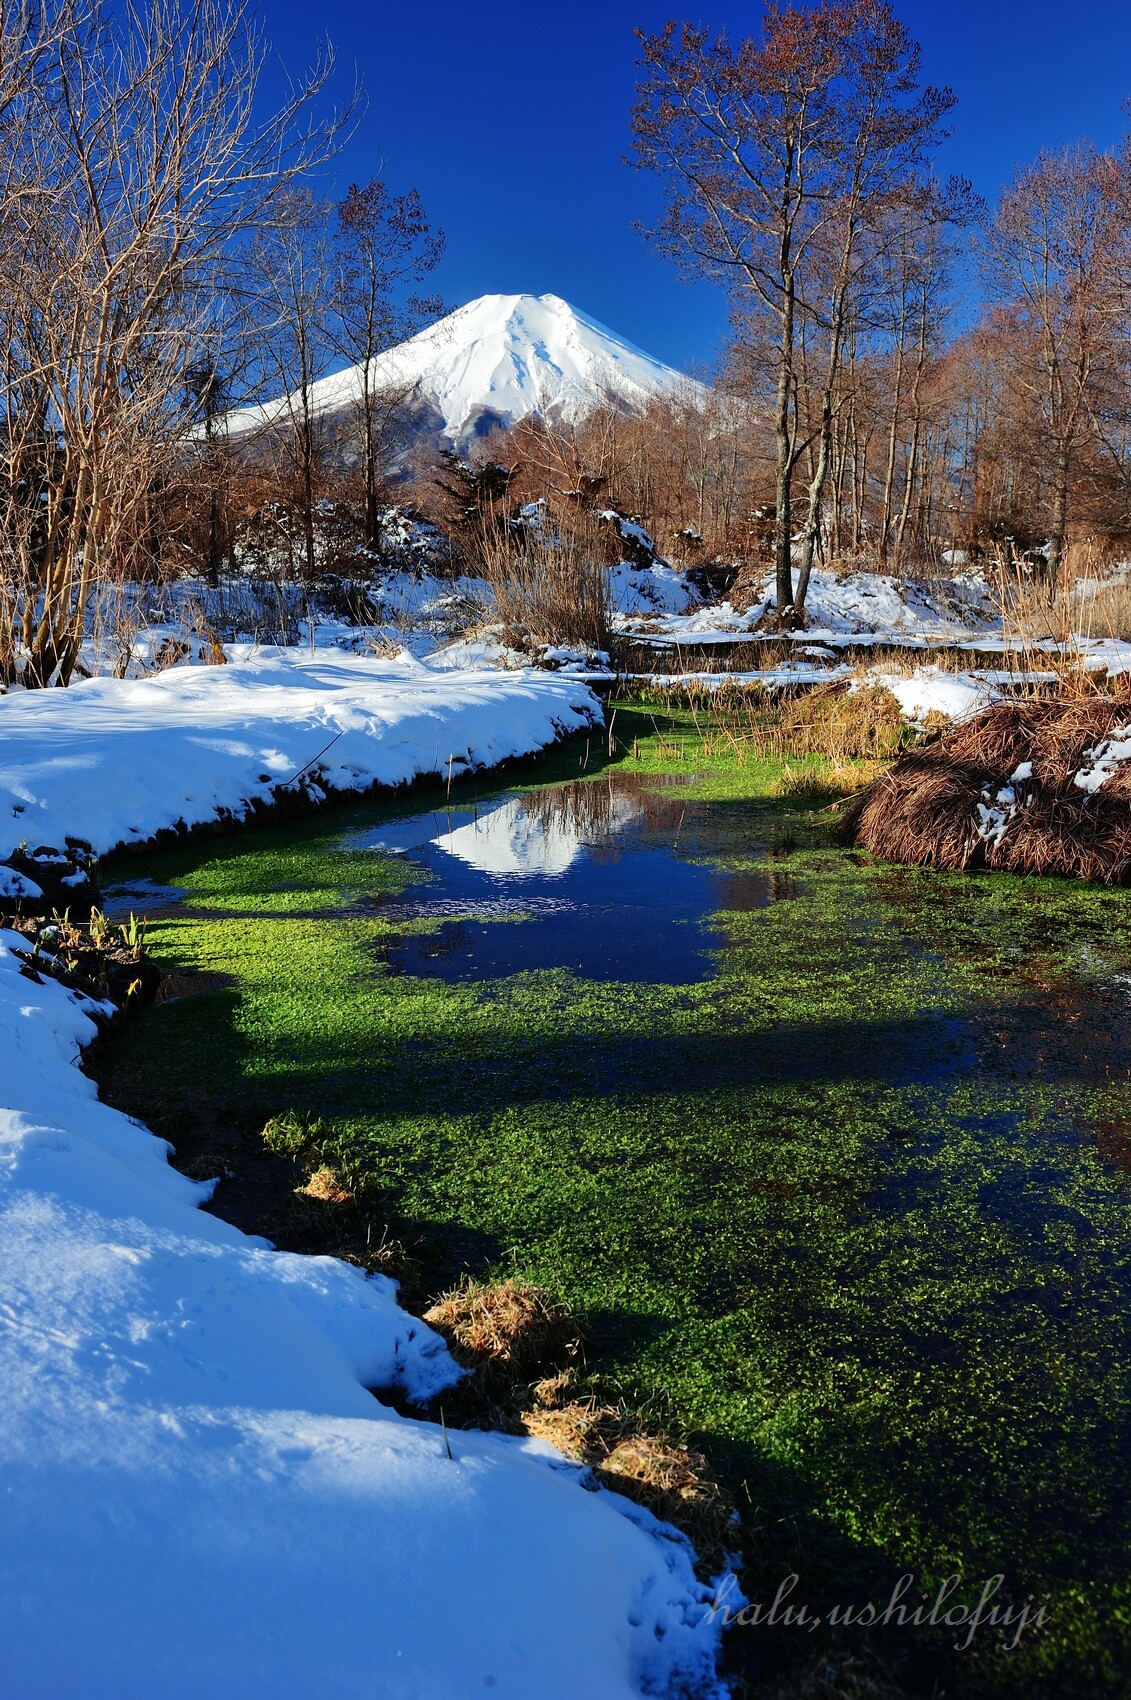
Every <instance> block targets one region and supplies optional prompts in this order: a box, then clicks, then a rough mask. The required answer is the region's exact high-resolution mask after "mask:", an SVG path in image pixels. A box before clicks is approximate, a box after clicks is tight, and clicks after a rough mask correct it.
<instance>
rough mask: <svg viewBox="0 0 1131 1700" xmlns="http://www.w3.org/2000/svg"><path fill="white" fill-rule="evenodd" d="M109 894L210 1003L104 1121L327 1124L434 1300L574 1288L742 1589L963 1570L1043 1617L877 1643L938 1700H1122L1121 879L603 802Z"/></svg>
mask: <svg viewBox="0 0 1131 1700" xmlns="http://www.w3.org/2000/svg"><path fill="white" fill-rule="evenodd" d="M786 826H787V827H788V822H786ZM110 875H111V878H112V879H113V880H115V881H116V885H115V887H114V889H112V890H110V891H108V894H107V895H108V899H109V903H110V904H111V905H112V906H113V907H114V908H115V909H116V911H117V912H120V913H126V912H128V911H129V910H131V909H132V910H135V911H144V912H146V913H147V914H148V915H149V917H150V924H151V931H150V941H151V945H152V948H153V950H154V952H155V954H156V955H157V956H158V958H159V960H163V961H165V962H166V963H167V964H168V965H170V966H174V967H176V968H177V969H178V970H180V971H184V972H187V973H196V974H198V975H203V976H208V975H212V976H215V977H217V981H216V984H215V986H214V987H213V988H212V989H209V990H207V991H205V993H204V995H199V996H192V997H190V996H184V997H176V998H173V999H172V1000H170V1001H169V1002H166V1003H164V1004H162V1005H159V1006H156V1007H154V1008H153V1009H150V1010H147V1011H144V1012H143V1013H142V1014H141V1015H140V1016H139V1017H138V1018H137V1019H136V1020H135V1021H134V1022H132V1023H131V1024H129V1025H128V1026H127V1028H126V1029H124V1030H123V1032H122V1034H121V1035H120V1036H119V1037H118V1038H117V1039H116V1040H115V1042H114V1044H113V1046H112V1047H111V1050H110V1054H109V1056H108V1058H107V1059H106V1061H105V1062H104V1064H103V1066H102V1074H101V1080H102V1086H103V1090H104V1091H105V1092H107V1094H108V1095H110V1096H111V1097H113V1099H114V1101H116V1102H119V1103H121V1104H123V1105H124V1106H125V1107H127V1108H130V1109H131V1110H133V1111H134V1112H135V1113H137V1114H140V1115H144V1116H146V1117H147V1118H148V1119H149V1120H150V1122H151V1125H154V1126H155V1127H157V1128H158V1130H159V1131H161V1132H164V1133H167V1134H168V1136H169V1137H170V1138H171V1139H172V1140H173V1142H174V1144H175V1143H176V1141H177V1129H178V1127H179V1126H181V1127H186V1126H188V1125H189V1122H190V1121H192V1120H193V1118H196V1119H197V1120H200V1119H201V1118H203V1119H205V1120H207V1122H208V1125H209V1126H220V1127H222V1126H223V1125H225V1123H227V1122H230V1123H231V1124H232V1125H239V1126H241V1127H245V1128H247V1127H255V1126H262V1124H263V1122H264V1121H265V1120H266V1119H267V1117H268V1116H271V1115H277V1114H279V1113H281V1112H283V1111H294V1112H295V1113H297V1114H300V1115H303V1116H307V1117H310V1118H316V1119H317V1124H318V1126H319V1127H322V1128H324V1129H328V1130H332V1134H333V1141H334V1142H335V1144H334V1149H335V1150H337V1151H339V1152H342V1153H345V1154H346V1155H347V1156H348V1157H349V1159H350V1161H351V1162H352V1163H354V1164H356V1165H357V1166H358V1167H359V1170H360V1171H364V1173H365V1174H367V1175H370V1176H371V1177H372V1184H373V1185H374V1186H375V1187H376V1188H377V1189H378V1190H379V1196H380V1198H381V1200H382V1210H383V1212H384V1215H385V1219H386V1220H387V1221H388V1222H389V1223H390V1224H391V1230H392V1231H393V1232H394V1233H395V1234H397V1235H398V1236H399V1237H400V1238H402V1239H403V1240H404V1241H405V1243H406V1244H410V1245H411V1246H412V1248H413V1255H414V1257H416V1258H418V1259H419V1260H420V1261H421V1262H422V1264H423V1266H424V1268H425V1270H426V1271H430V1272H431V1274H430V1279H431V1282H432V1287H433V1290H439V1289H440V1288H441V1287H443V1286H444V1285H445V1284H450V1283H451V1282H452V1281H454V1280H456V1279H458V1278H459V1276H460V1275H461V1274H463V1273H465V1272H470V1273H472V1274H476V1275H482V1274H484V1273H490V1272H494V1273H511V1272H517V1273H519V1274H520V1275H522V1276H523V1277H524V1278H529V1279H532V1280H536V1281H538V1282H539V1283H541V1284H544V1285H546V1286H547V1287H549V1288H550V1289H551V1290H552V1291H554V1292H555V1293H559V1294H561V1295H562V1296H563V1297H565V1298H567V1299H568V1300H569V1301H570V1302H571V1304H573V1305H574V1306H575V1307H576V1308H577V1309H578V1310H579V1312H580V1313H581V1314H582V1315H583V1316H584V1317H585V1320H586V1325H587V1329H588V1335H589V1341H590V1346H589V1348H588V1351H589V1356H590V1359H591V1364H590V1367H591V1369H592V1370H593V1371H594V1372H595V1373H598V1374H599V1375H600V1376H601V1377H602V1378H603V1382H602V1387H603V1389H604V1394H605V1396H608V1394H609V1393H610V1392H611V1393H612V1395H613V1396H614V1397H619V1398H623V1399H624V1400H625V1401H626V1402H628V1403H630V1404H632V1405H636V1406H644V1407H647V1408H649V1409H653V1410H662V1411H664V1412H666V1413H668V1417H667V1420H668V1421H670V1423H671V1424H673V1425H674V1426H675V1427H676V1428H677V1429H678V1430H680V1431H681V1432H686V1433H688V1434H689V1435H690V1436H691V1437H692V1439H693V1441H694V1443H695V1444H696V1445H699V1446H702V1447H703V1448H704V1450H705V1451H706V1452H707V1455H708V1457H709V1458H710V1460H711V1463H712V1466H713V1467H714V1468H715V1470H716V1472H717V1474H718V1475H719V1477H720V1479H721V1480H722V1481H723V1482H724V1485H725V1486H726V1487H727V1488H728V1490H729V1491H730V1492H731V1493H732V1494H733V1495H734V1497H735V1500H736V1503H737V1505H738V1508H739V1511H740V1514H741V1515H742V1517H743V1519H744V1522H745V1523H746V1524H747V1525H748V1527H749V1528H751V1529H753V1530H755V1531H756V1533H755V1534H754V1535H753V1536H752V1537H750V1539H749V1546H748V1559H747V1570H746V1571H745V1573H744V1574H745V1578H746V1586H747V1589H748V1591H749V1592H750V1593H751V1597H752V1598H755V1597H757V1598H761V1597H762V1595H763V1594H765V1596H766V1597H767V1598H772V1596H773V1592H774V1586H775V1585H776V1584H777V1582H779V1581H780V1580H781V1578H782V1577H784V1576H785V1575H787V1574H792V1573H796V1574H799V1575H800V1576H801V1578H802V1583H801V1586H802V1588H803V1590H804V1597H805V1598H807V1599H809V1600H810V1602H813V1601H818V1600H819V1601H820V1602H822V1605H823V1609H824V1611H825V1612H826V1613H827V1612H828V1610H829V1609H830V1607H831V1606H835V1605H838V1604H846V1603H851V1602H855V1603H856V1604H857V1605H858V1606H860V1605H862V1604H864V1603H865V1602H866V1601H868V1600H869V1599H872V1600H880V1599H887V1598H888V1596H889V1594H890V1590H891V1587H892V1585H893V1583H894V1582H895V1581H896V1580H897V1579H898V1578H899V1577H900V1576H901V1575H903V1574H907V1573H911V1574H912V1575H913V1577H914V1579H915V1581H914V1590H915V1591H914V1596H913V1601H912V1603H916V1602H917V1601H918V1600H919V1598H920V1594H922V1595H924V1596H930V1597H931V1598H933V1597H934V1591H935V1589H936V1588H937V1586H938V1585H939V1582H940V1581H941V1580H942V1579H944V1578H945V1577H946V1576H948V1575H950V1574H952V1573H960V1574H961V1576H962V1577H963V1578H965V1579H969V1580H970V1582H971V1586H972V1585H973V1582H975V1581H976V1582H977V1583H978V1586H979V1587H980V1586H981V1583H982V1579H984V1578H988V1577H993V1576H998V1575H1000V1576H1001V1577H1002V1578H1003V1581H1002V1583H1001V1584H1000V1590H1001V1598H1002V1599H1005V1598H1006V1597H1008V1598H1009V1599H1011V1600H1014V1601H1022V1602H1023V1601H1025V1600H1026V1599H1028V1600H1029V1601H1030V1611H1031V1612H1035V1611H1036V1609H1037V1607H1038V1605H1039V1604H1040V1603H1042V1602H1043V1603H1044V1605H1045V1608H1046V1621H1045V1622H1044V1623H1042V1624H1038V1626H1037V1627H1036V1628H1032V1627H1026V1629H1025V1633H1024V1634H1023V1636H1022V1637H1021V1638H1020V1639H1019V1641H1018V1644H1017V1645H1016V1646H1014V1647H1012V1648H1009V1649H1006V1648H1005V1647H1004V1646H1003V1637H1002V1635H1001V1634H1000V1633H997V1632H994V1631H992V1630H991V1629H987V1628H984V1627H983V1628H982V1629H981V1630H980V1631H979V1632H978V1633H977V1634H976V1635H975V1636H973V1637H972V1639H971V1641H970V1644H969V1645H968V1646H967V1647H965V1648H963V1649H961V1650H960V1651H959V1650H956V1648H955V1645H954V1642H955V1637H954V1635H953V1633H951V1634H944V1633H943V1631H942V1629H941V1628H940V1627H939V1626H938V1625H936V1626H934V1627H929V1626H928V1627H920V1628H917V1629H916V1630H915V1631H914V1633H912V1632H908V1633H907V1634H905V1635H903V1636H902V1637H900V1636H898V1635H896V1634H895V1632H894V1630H890V1631H888V1632H887V1640H888V1642H890V1643H891V1646H890V1648H889V1653H890V1657H891V1658H892V1659H894V1660H895V1661H896V1662H897V1663H898V1664H899V1666H900V1668H901V1669H903V1670H904V1673H905V1674H904V1679H903V1680H904V1681H905V1682H906V1683H908V1684H909V1685H910V1686H908V1687H907V1688H906V1690H905V1691H906V1692H908V1693H919V1692H922V1693H928V1692H930V1691H931V1690H930V1688H929V1687H928V1686H927V1684H928V1681H929V1680H931V1681H933V1680H934V1678H933V1677H930V1676H929V1673H931V1672H937V1671H939V1670H941V1671H944V1672H945V1673H946V1682H947V1683H948V1684H949V1686H948V1688H947V1692H949V1693H954V1694H959V1695H962V1694H971V1695H975V1694H976V1695H982V1694H985V1695H990V1694H995V1695H996V1694H1016V1695H1018V1696H1022V1695H1028V1694H1032V1693H1035V1692H1040V1693H1042V1694H1043V1695H1044V1694H1047V1695H1058V1694H1063V1695H1065V1696H1076V1695H1088V1694H1093V1693H1094V1694H1096V1695H1097V1696H1103V1695H1108V1694H1117V1693H1123V1692H1125V1689H1124V1688H1123V1687H1122V1686H1121V1683H1122V1675H1121V1674H1120V1673H1121V1672H1122V1671H1124V1670H1125V1669H1126V1668H1131V1646H1129V1639H1131V1589H1129V1586H1128V1575H1129V1574H1131V1566H1129V1562H1128V1560H1129V1553H1131V1540H1129V1530H1128V1520H1129V1514H1128V1506H1129V1505H1131V1367H1129V1365H1131V1351H1129V1350H1128V1348H1129V1347H1131V1304H1129V1301H1131V1185H1129V1176H1128V1170H1129V1169H1131V913H1129V905H1128V898H1127V896H1126V895H1125V894H1124V893H1122V892H1099V891H1095V890H1093V889H1089V888H1081V887H1073V886H1070V885H1067V884H1065V883H1058V882H1055V881H1042V880H1020V879H1010V878H1007V877H1005V876H977V877H973V876H969V877H968V876H958V875H952V876H936V875H932V874H929V873H925V872H924V871H922V870H901V869H892V868H882V867H874V866H872V865H870V864H868V863H867V862H866V861H865V860H864V859H862V858H861V857H860V856H858V855H857V854H856V853H854V852H849V851H845V850H843V849H839V848H836V847H833V846H829V845H822V844H820V843H816V844H813V843H810V844H809V845H808V846H806V845H804V844H802V845H800V846H794V847H791V835H790V834H789V832H788V831H785V832H783V831H782V818H781V810H780V809H777V808H776V806H775V805H773V804H772V803H771V802H768V801H767V800H766V799H759V798H739V799H737V800H731V801H722V802H713V801H707V800H703V799H701V798H700V797H699V796H697V794H696V791H695V788H694V786H689V785H688V784H687V783H684V782H680V781H676V780H669V781H661V780H659V779H656V778H653V777H649V778H646V779H645V778H641V777H638V776H637V777H634V776H631V775H617V774H615V773H606V774H605V775H603V776H601V777H599V778H595V779H593V780H577V781H574V782H572V783H568V784H565V785H558V786H546V787H542V788H529V789H523V788H518V787H515V788H513V789H511V790H509V791H504V792H499V793H494V794H492V793H490V792H489V791H487V790H485V789H483V790H481V791H479V792H474V791H471V790H470V789H469V788H468V787H461V788H459V790H458V792H457V793H453V795H452V797H451V798H448V797H445V796H437V797H435V798H433V800H432V806H431V807H430V808H427V809H421V808H420V807H419V806H417V807H416V808H415V809H414V808H413V807H412V805H411V802H410V803H409V804H408V805H407V806H406V805H405V804H401V805H400V807H399V808H398V807H397V806H395V805H394V806H390V805H389V804H388V803H386V804H384V805H381V806H378V805H375V804H370V805H359V806H356V807H353V808H351V809H349V810H345V811H343V810H335V811H330V812H327V813H326V814H324V815H321V816H318V817H316V818H315V819H313V820H311V821H309V822H306V823H302V824H300V825H298V826H294V825H292V826H288V827H280V828H277V829H273V830H257V831H255V832H248V833H246V834H243V835H240V836H238V837H234V838H231V839H227V840H214V841H211V842H208V843H196V844H192V845H186V846H184V847H182V848H180V849H177V850H173V851H166V852H163V853H162V854H161V855H159V856H158V855H155V856H153V857H150V858H146V859H144V860H142V859H131V860H130V861H129V862H128V863H125V862H123V863H121V864H119V865H118V866H117V867H116V868H114V869H111V870H110ZM221 978H222V980H223V984H220V983H219V980H220V979H221ZM155 1059H160V1063H159V1067H156V1066H155ZM214 1207H215V1208H217V1209H218V1210H219V1211H220V1212H221V1213H223V1212H224V1183H223V1182H222V1183H221V1185H220V1188H219V1189H218V1192H217V1197H216V1201H215V1205H214ZM964 1586H965V1583H964ZM973 1591H974V1595H975V1597H976V1596H977V1592H978V1589H977V1588H974V1590H973ZM737 1635H738V1632H736V1637H737ZM846 1636H847V1640H845V1637H846ZM775 1637H776V1638H775ZM875 1639H876V1637H872V1638H869V1637H868V1636H867V1635H866V1634H865V1632H864V1630H863V1629H862V1628H861V1629H860V1631H859V1633H858V1635H857V1636H856V1638H855V1639H853V1638H852V1636H850V1635H848V1632H847V1631H845V1630H842V1631H841V1632H840V1638H839V1639H835V1638H834V1641H833V1642H832V1643H830V1644H834V1645H836V1646H839V1647H840V1648H841V1649H842V1650H843V1648H844V1647H845V1646H846V1645H847V1646H848V1647H850V1648H852V1649H854V1650H860V1649H861V1648H865V1645H866V1647H872V1646H873V1643H874V1641H875ZM793 1656H794V1646H793V1643H792V1642H791V1640H790V1636H789V1634H788V1632H787V1631H785V1630H781V1629H779V1630H777V1631H763V1632H762V1633H761V1634H755V1632H753V1631H751V1632H749V1636H748V1639H747V1640H746V1641H744V1642H743V1643H742V1645H741V1647H740V1650H739V1653H738V1654H737V1655H736V1657H737V1658H738V1662H739V1663H740V1664H742V1662H743V1660H745V1661H746V1663H745V1667H744V1668H747V1669H749V1670H750V1671H752V1672H755V1673H758V1672H761V1671H764V1670H765V1669H767V1668H774V1666H775V1662H777V1663H780V1662H781V1661H783V1660H785V1661H786V1662H787V1663H788V1660H789V1659H790V1658H792V1657H793ZM868 1656H871V1654H870V1653H869V1654H868ZM885 1656H887V1655H885Z"/></svg>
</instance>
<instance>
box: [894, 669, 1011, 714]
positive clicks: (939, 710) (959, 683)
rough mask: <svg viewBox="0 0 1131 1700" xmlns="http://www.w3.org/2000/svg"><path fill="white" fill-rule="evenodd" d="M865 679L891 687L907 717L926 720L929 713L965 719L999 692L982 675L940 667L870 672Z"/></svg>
mask: <svg viewBox="0 0 1131 1700" xmlns="http://www.w3.org/2000/svg"><path fill="white" fill-rule="evenodd" d="M865 682H866V683H867V684H868V685H882V686H883V688H884V690H886V691H890V692H891V694H892V696H893V697H894V698H895V700H896V702H897V703H898V704H899V707H900V712H901V713H902V714H903V715H904V716H905V718H906V719H908V720H926V718H927V716H928V715H929V714H942V715H945V716H946V718H947V719H948V720H953V721H959V720H968V719H969V718H970V716H971V715H972V714H978V713H980V711H981V710H982V709H983V708H988V707H989V706H990V704H991V703H994V702H997V701H998V693H997V692H996V691H995V690H994V689H993V687H992V686H991V685H988V684H987V683H986V682H985V680H984V679H978V678H974V677H973V676H972V675H971V674H969V673H947V672H944V671H943V670H942V669H941V668H939V667H917V668H916V669H915V671H914V672H913V673H881V672H878V671H875V672H870V673H869V674H868V676H867V679H866V681H865Z"/></svg>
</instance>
